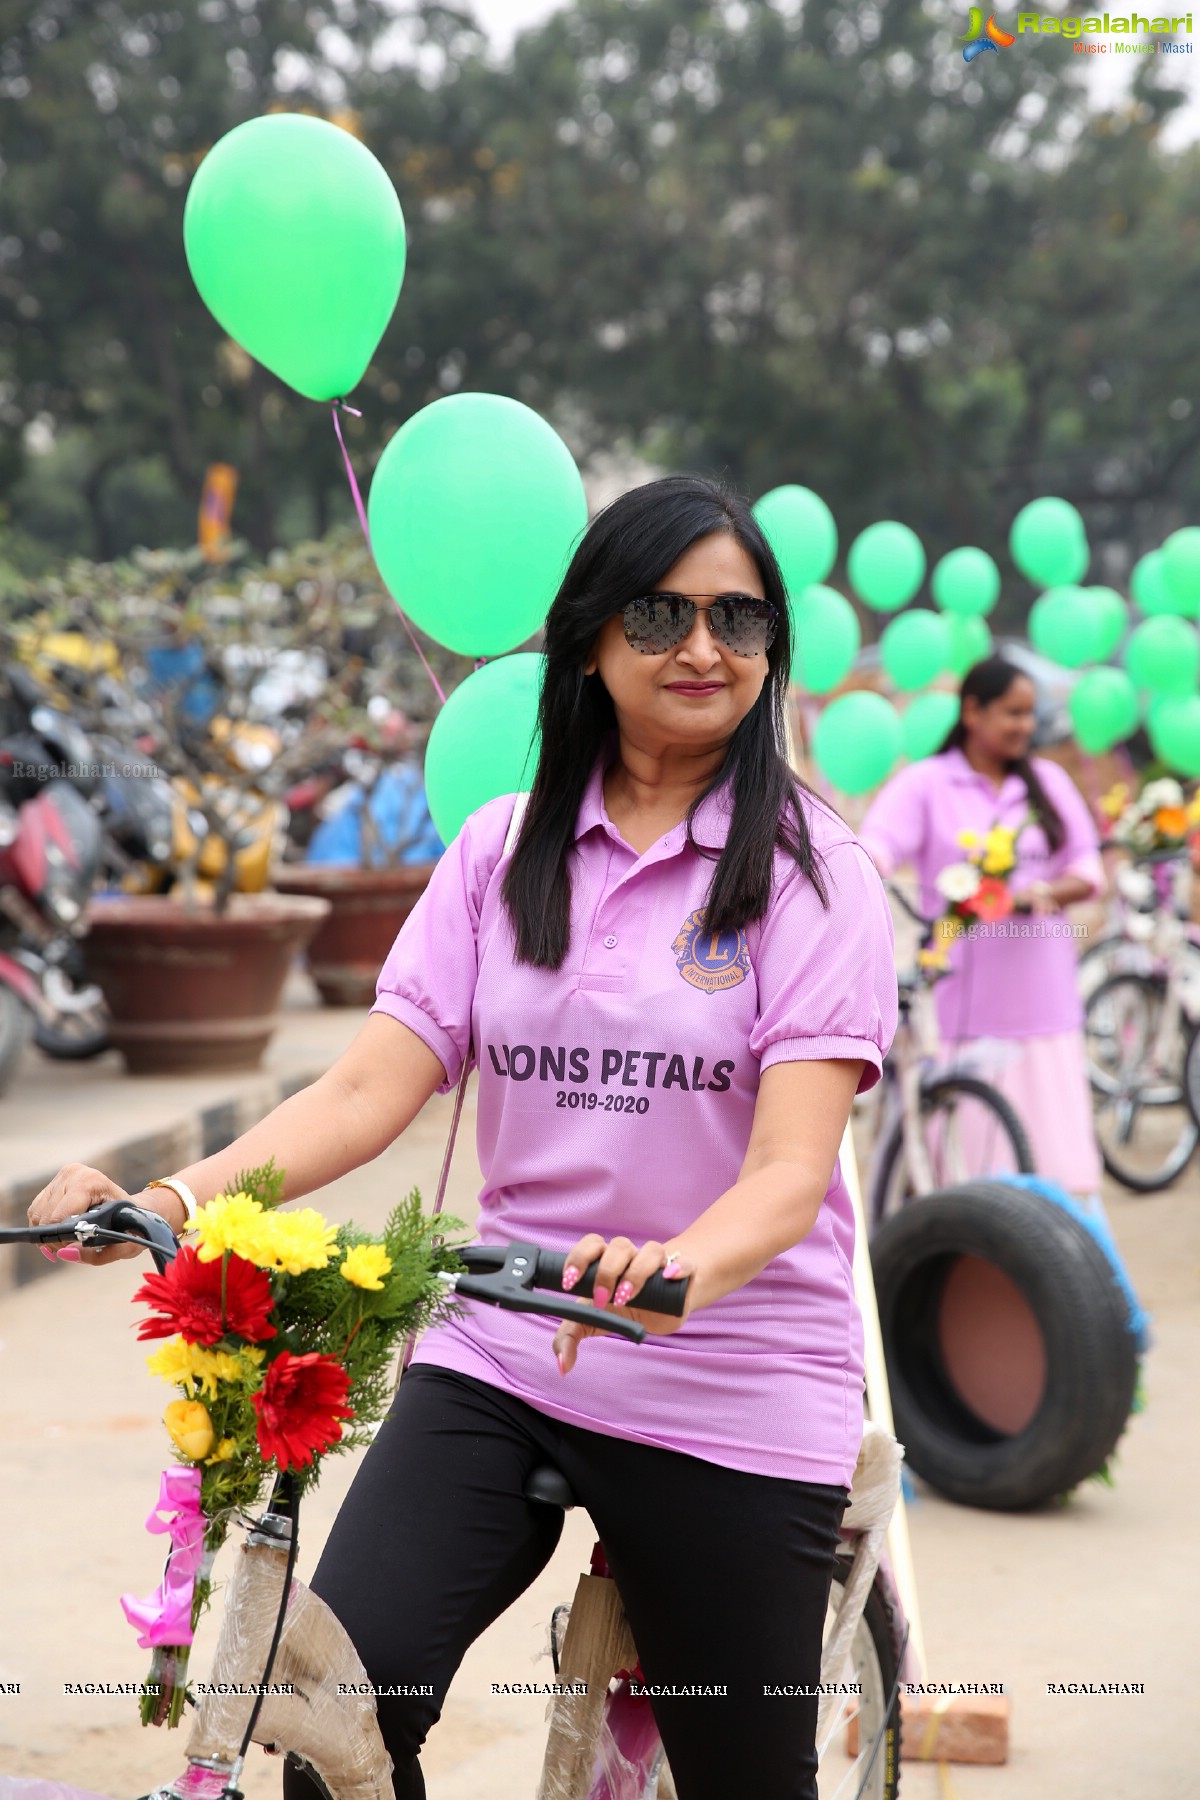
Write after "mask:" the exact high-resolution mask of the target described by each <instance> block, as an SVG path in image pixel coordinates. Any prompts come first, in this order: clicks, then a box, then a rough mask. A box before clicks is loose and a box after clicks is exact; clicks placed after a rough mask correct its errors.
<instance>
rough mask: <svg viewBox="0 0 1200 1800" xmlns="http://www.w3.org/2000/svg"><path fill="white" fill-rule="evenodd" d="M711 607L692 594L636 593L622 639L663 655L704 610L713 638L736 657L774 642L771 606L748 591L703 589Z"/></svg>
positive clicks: (644, 651)
mask: <svg viewBox="0 0 1200 1800" xmlns="http://www.w3.org/2000/svg"><path fill="white" fill-rule="evenodd" d="M699 598H700V599H702V600H710V601H711V602H712V604H711V605H710V606H702V607H697V605H696V596H693V595H691V594H666V593H659V592H657V591H656V592H654V593H653V594H639V595H638V597H637V599H636V600H631V601H630V602H629V604H628V605H627V606H626V608H625V610H624V614H623V617H624V621H625V642H626V643H627V644H628V645H629V647H630V649H632V650H640V651H641V653H642V655H643V656H661V655H662V653H663V651H664V650H673V649H674V648H675V646H676V644H682V642H683V640H684V638H685V637H687V635H688V633H689V632H690V631H691V629H692V626H693V625H694V624H695V622H696V614H697V612H706V613H707V614H708V627H709V630H710V631H711V632H712V634H713V636H714V637H715V638H716V640H717V642H718V643H720V644H724V646H725V648H726V649H727V650H732V651H733V652H734V654H735V655H736V656H761V655H762V654H763V653H764V651H765V650H767V649H768V648H769V646H770V645H771V644H773V643H774V641H775V608H774V607H773V606H772V604H771V602H770V601H769V600H756V599H755V598H754V596H753V595H752V594H701V595H700V596H699Z"/></svg>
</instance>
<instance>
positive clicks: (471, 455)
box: [367, 394, 587, 656]
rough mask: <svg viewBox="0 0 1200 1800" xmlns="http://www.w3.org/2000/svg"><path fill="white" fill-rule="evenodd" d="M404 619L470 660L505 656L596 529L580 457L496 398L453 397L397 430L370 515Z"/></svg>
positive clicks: (535, 621) (517, 407)
mask: <svg viewBox="0 0 1200 1800" xmlns="http://www.w3.org/2000/svg"><path fill="white" fill-rule="evenodd" d="M367 514H368V519H369V521H370V527H371V548H372V550H373V551H374V553H375V561H376V563H377V564H378V567H379V573H380V574H381V575H382V577H383V579H384V582H385V584H386V585H387V588H388V591H389V592H390V593H391V595H392V598H393V599H394V600H395V602H396V604H397V606H399V608H400V609H401V611H402V612H404V613H406V614H407V615H408V617H409V618H410V619H413V620H415V622H416V623H417V624H418V625H419V626H420V627H421V629H422V631H427V632H428V633H429V635H430V637H432V638H436V640H437V641H438V643H439V644H445V645H446V646H447V647H448V648H449V649H451V650H458V651H460V652H461V653H462V654H463V655H464V656H498V655H501V654H502V653H503V652H504V651H506V650H512V649H513V648H514V647H515V646H516V645H517V644H523V643H524V642H525V640H526V638H528V637H532V635H533V633H534V632H535V631H537V630H538V629H539V628H540V626H541V625H542V623H543V621H544V620H545V617H546V614H547V612H548V611H549V608H550V602H551V601H552V600H553V599H554V596H555V594H556V592H557V591H558V587H559V584H560V582H561V581H562V578H563V575H564V573H565V572H566V567H567V563H568V562H569V560H570V557H571V553H572V551H573V550H574V549H575V545H576V543H577V541H578V539H579V536H580V534H581V533H582V531H583V529H584V527H585V525H586V524H587V501H586V499H585V498H584V492H583V482H582V480H581V479H580V475H579V470H578V469H577V468H576V467H575V464H574V462H573V461H572V459H571V452H570V451H569V450H568V449H567V446H566V445H565V444H564V443H563V441H562V439H561V438H560V437H559V436H558V433H557V432H556V431H554V430H552V429H551V427H550V426H549V425H547V423H546V421H545V420H544V419H542V418H540V417H539V416H538V414H537V413H535V412H533V411H531V409H530V408H529V407H528V406H522V405H521V403H520V401H519V400H506V399H504V398H502V397H501V396H500V395H499V394H451V395H448V396H447V398H446V399H444V400H435V401H434V402H433V403H432V405H430V406H426V407H424V408H422V410H421V411H420V412H419V413H416V414H414V416H413V417H412V418H411V419H409V420H408V422H407V423H406V424H404V425H402V426H401V427H400V430H399V431H398V432H397V433H396V435H395V437H393V438H392V439H391V441H390V443H389V444H388V446H387V448H386V449H385V450H384V453H383V455H382V456H381V457H380V459H379V462H378V465H377V467H376V469H375V477H374V480H373V481H372V482H371V497H370V501H369V504H368V508H367Z"/></svg>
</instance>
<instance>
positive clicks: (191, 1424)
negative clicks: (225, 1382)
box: [163, 1400, 214, 1462]
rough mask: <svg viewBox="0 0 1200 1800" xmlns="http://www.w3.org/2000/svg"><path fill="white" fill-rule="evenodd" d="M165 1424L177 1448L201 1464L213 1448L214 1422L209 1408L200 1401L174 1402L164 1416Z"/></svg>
mask: <svg viewBox="0 0 1200 1800" xmlns="http://www.w3.org/2000/svg"><path fill="white" fill-rule="evenodd" d="M163 1424H164V1425H165V1426H166V1428H167V1430H168V1431H169V1432H170V1434H171V1440H172V1442H173V1443H174V1444H175V1445H176V1447H177V1448H178V1449H180V1450H182V1451H183V1454H184V1455H185V1456H190V1457H191V1459H192V1461H193V1462H201V1461H202V1460H203V1459H204V1457H206V1456H207V1455H208V1453H209V1451H210V1450H211V1449H212V1447H213V1435H214V1434H213V1428H212V1420H211V1419H210V1418H209V1416H208V1408H207V1407H206V1406H202V1405H201V1403H200V1401H199V1400H172V1401H171V1404H170V1405H169V1406H168V1407H167V1410H166V1411H165V1412H164V1414H163Z"/></svg>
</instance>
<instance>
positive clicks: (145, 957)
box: [84, 893, 329, 1075]
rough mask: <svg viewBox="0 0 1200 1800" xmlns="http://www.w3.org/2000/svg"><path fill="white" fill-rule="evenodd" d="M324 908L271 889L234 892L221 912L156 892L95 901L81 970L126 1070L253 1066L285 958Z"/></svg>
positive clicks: (266, 1034)
mask: <svg viewBox="0 0 1200 1800" xmlns="http://www.w3.org/2000/svg"><path fill="white" fill-rule="evenodd" d="M328 910H329V908H328V906H327V905H326V904H325V903H324V902H322V901H320V900H313V899H307V898H302V897H299V896H297V897H292V896H290V895H282V894H270V893H267V894H235V895H233V897H232V899H231V900H230V903H229V907H228V909H227V910H226V911H225V912H224V913H222V914H221V915H220V916H217V915H215V914H214V913H212V912H209V911H206V910H204V909H203V908H201V909H199V910H197V911H195V912H188V911H187V910H186V909H185V907H184V906H183V905H182V903H181V902H179V901H177V900H173V899H171V898H170V897H166V896H160V895H145V894H139V895H132V894H131V895H122V896H121V897H120V898H119V899H105V900H94V901H93V902H92V904H91V906H90V907H89V908H88V927H89V929H88V935H87V938H86V940H85V942H84V954H85V956H86V959H87V969H88V974H89V976H90V977H91V979H92V980H94V981H96V982H97V983H98V984H99V985H100V987H101V988H102V989H103V990H104V997H105V999H106V1000H107V1002H108V1005H109V1009H110V1011H111V1013H112V1039H113V1043H114V1044H115V1046H116V1048H117V1049H118V1050H119V1051H120V1052H121V1054H122V1056H123V1057H124V1058H125V1061H126V1064H127V1065H128V1067H129V1071H130V1073H131V1074H133V1075H176V1074H180V1073H182V1072H185V1071H197V1070H206V1069H256V1068H257V1067H258V1065H259V1063H260V1061H261V1060H262V1054H263V1051H264V1050H265V1049H266V1047H267V1044H268V1042H269V1041H270V1038H271V1035H272V1033H273V1032H274V1030H275V1028H276V1026H277V1025H278V1023H279V1002H280V999H281V997H282V994H283V986H284V982H285V981H286V979H287V973H288V969H289V967H290V966H291V962H292V958H293V957H294V956H295V955H296V954H297V953H298V952H299V951H301V950H303V948H304V946H305V945H306V944H307V943H308V941H309V939H310V938H311V937H312V935H313V932H314V931H315V930H316V929H317V927H318V925H319V924H320V923H321V921H322V919H323V918H324V917H325V914H326V913H327V912H328Z"/></svg>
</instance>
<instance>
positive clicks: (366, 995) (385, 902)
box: [272, 862, 437, 1006]
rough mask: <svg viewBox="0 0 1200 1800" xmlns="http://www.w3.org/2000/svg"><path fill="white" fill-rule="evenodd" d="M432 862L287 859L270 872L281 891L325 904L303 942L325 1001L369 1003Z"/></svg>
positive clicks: (356, 1004)
mask: <svg viewBox="0 0 1200 1800" xmlns="http://www.w3.org/2000/svg"><path fill="white" fill-rule="evenodd" d="M436 868H437V863H436V862H424V863H402V864H401V865H400V866H399V868H395V869H358V868H354V867H350V866H347V865H344V864H338V863H288V864H286V865H284V866H283V867H282V868H277V869H276V870H275V872H274V874H273V876H272V880H273V882H274V884H275V887H276V888H277V889H278V891H279V892H280V893H281V894H309V895H313V896H314V897H317V898H320V899H323V900H327V901H328V902H329V903H330V911H329V916H328V918H327V919H326V920H325V921H324V923H323V924H322V925H321V926H320V928H319V929H318V931H317V932H316V934H315V936H314V937H313V940H312V942H311V943H310V944H309V946H308V971H309V974H310V975H311V976H312V978H313V980H314V981H315V982H316V984H317V987H318V988H319V989H320V993H321V998H322V1000H323V1001H324V1002H325V1004H326V1006H370V1004H371V1002H372V1001H373V1000H374V998H375V983H376V981H377V980H378V979H379V971H380V969H381V968H382V967H383V965H384V962H385V960H386V958H387V953H388V951H389V950H390V949H391V947H392V944H393V943H394V941H395V937H396V933H397V932H398V931H399V929H400V927H401V926H402V925H403V923H404V921H405V919H407V917H408V915H409V913H410V912H411V911H412V909H413V907H414V906H415V905H416V903H417V901H418V900H419V899H420V897H421V895H422V894H423V893H424V892H425V889H426V886H427V885H428V882H429V877H430V876H431V875H432V873H433V871H434V870H435V869H436Z"/></svg>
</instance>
